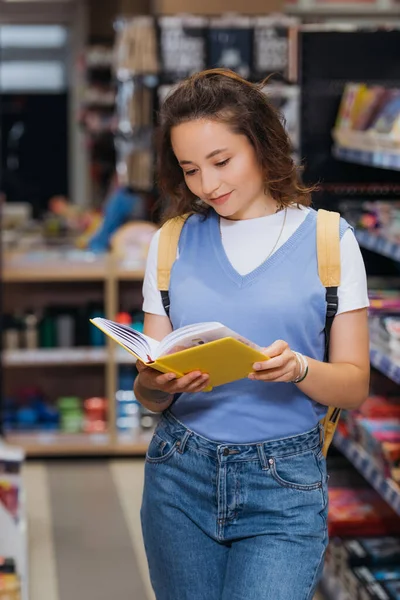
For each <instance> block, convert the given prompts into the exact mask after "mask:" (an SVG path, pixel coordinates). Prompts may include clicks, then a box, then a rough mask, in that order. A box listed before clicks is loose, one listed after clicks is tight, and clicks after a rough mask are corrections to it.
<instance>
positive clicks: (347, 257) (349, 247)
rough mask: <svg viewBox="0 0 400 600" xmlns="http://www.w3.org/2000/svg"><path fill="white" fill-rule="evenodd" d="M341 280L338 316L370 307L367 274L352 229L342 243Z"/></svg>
mask: <svg viewBox="0 0 400 600" xmlns="http://www.w3.org/2000/svg"><path fill="white" fill-rule="evenodd" d="M340 256H341V260H340V263H341V279H340V286H339V289H338V297H339V306H338V311H337V314H340V313H344V312H349V311H351V310H357V309H360V308H366V307H368V306H369V299H368V285H367V274H366V272H365V265H364V260H363V257H362V254H361V250H360V247H359V245H358V242H357V240H356V237H355V235H354V233H353V231H352V229H347V230H346V231H345V233H344V234H343V237H342V239H341V241H340Z"/></svg>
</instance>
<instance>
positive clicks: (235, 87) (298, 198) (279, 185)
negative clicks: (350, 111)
mask: <svg viewBox="0 0 400 600" xmlns="http://www.w3.org/2000/svg"><path fill="white" fill-rule="evenodd" d="M264 85H265V82H262V83H261V84H254V83H250V82H249V81H247V80H246V79H243V78H242V77H240V76H239V75H237V74H236V73H234V72H233V71H230V70H228V69H210V70H207V71H201V72H199V73H196V74H195V75H192V76H191V77H189V78H187V79H185V80H184V81H182V82H181V83H180V84H178V86H177V87H176V88H175V89H174V90H173V91H172V92H171V93H170V94H169V96H167V98H166V100H165V101H164V104H163V105H162V107H161V111H160V115H159V128H158V136H157V149H158V156H157V171H158V186H159V189H160V192H161V198H163V199H164V200H163V205H164V206H165V199H166V200H167V207H166V208H164V210H163V219H162V220H163V221H165V220H167V219H169V218H171V217H176V216H180V215H183V214H185V213H187V212H196V213H203V214H205V213H207V212H208V210H209V207H208V206H207V205H205V204H204V203H202V202H199V199H198V198H197V197H196V196H195V195H194V194H192V192H191V191H190V190H189V188H188V187H187V185H186V182H185V179H184V176H183V172H182V169H181V167H180V166H179V164H178V161H177V159H176V157H175V154H174V151H173V149H172V145H171V129H172V128H173V127H175V126H177V125H180V124H181V123H185V122H187V121H193V120H197V119H210V120H214V121H218V122H221V123H225V124H227V125H228V126H229V127H230V128H231V130H232V131H233V132H235V133H238V134H242V135H246V136H247V138H248V139H249V140H250V142H251V144H252V145H253V146H254V148H255V151H256V155H257V156H258V160H259V163H260V166H261V168H262V170H263V173H264V177H265V189H266V190H268V192H269V193H270V194H271V196H272V197H273V198H274V200H276V202H277V203H278V206H279V207H280V208H284V207H285V206H288V205H289V204H291V203H293V202H295V203H297V204H302V205H304V206H309V205H310V204H311V192H312V191H314V189H315V188H310V187H306V186H304V185H302V184H301V182H300V177H299V167H297V166H296V165H295V164H294V162H293V159H292V156H291V151H292V149H291V144H290V140H289V137H288V134H287V132H286V130H285V127H284V121H283V118H282V116H281V115H280V113H279V112H278V111H277V110H276V109H275V108H274V107H273V106H272V104H271V103H270V102H269V100H268V98H267V96H266V94H265V93H264V92H263V91H262V88H263V86H264Z"/></svg>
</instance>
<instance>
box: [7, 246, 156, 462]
mask: <svg viewBox="0 0 400 600" xmlns="http://www.w3.org/2000/svg"><path fill="white" fill-rule="evenodd" d="M60 256H62V255H60V253H55V252H48V253H47V255H46V253H45V254H44V256H43V255H42V256H41V260H40V261H39V260H35V256H34V255H31V257H30V258H29V257H27V256H25V255H10V256H8V257H5V260H4V268H3V280H4V282H5V283H6V284H7V285H6V289H7V293H12V289H13V287H15V286H18V285H22V289H23V291H24V294H25V295H26V294H29V293H30V290H34V289H39V290H41V292H40V293H41V294H44V295H45V296H46V294H47V295H49V297H52V298H54V296H57V294H58V295H59V294H60V293H61V294H62V290H63V289H65V285H66V284H67V286H68V285H69V284H71V285H73V284H78V286H86V287H89V288H91V289H94V290H96V289H97V290H98V286H99V285H100V286H101V287H102V288H103V292H102V293H103V294H104V299H105V315H106V317H108V318H114V317H115V315H116V314H117V312H118V310H119V306H120V292H121V290H120V286H121V283H123V282H128V283H133V284H134V283H135V282H136V283H140V282H142V281H143V276H144V271H143V269H138V268H134V269H129V267H128V266H127V265H124V264H123V263H122V262H121V261H120V260H119V259H117V258H116V257H115V256H113V255H112V254H104V255H97V256H96V255H95V256H94V255H92V254H91V253H87V254H86V255H85V260H82V255H80V256H81V260H79V259H78V258H77V257H76V258H75V257H74V255H72V258H71V257H70V258H69V259H66V258H64V259H63V258H62V257H60ZM77 256H78V254H77ZM43 284H45V285H43ZM60 286H61V287H60ZM63 286H64V287H63ZM93 286H94V287H93ZM16 289H17V290H18V287H17V288H16ZM97 293H101V292H100V291H99V290H98V292H97ZM24 294H20V295H18V298H20V297H21V300H20V302H22V303H23V302H24V301H25V302H26V300H25V299H23V297H24ZM123 364H125V365H132V366H133V365H134V361H133V360H132V358H131V357H130V355H129V354H128V353H127V352H124V351H123V350H122V349H120V348H117V347H116V345H115V344H114V343H113V342H112V340H110V339H109V338H107V339H106V345H105V346H103V347H93V348H91V347H73V348H43V349H42V348H38V349H34V350H25V349H17V350H5V351H4V352H3V366H4V372H5V379H6V380H7V377H9V376H10V374H12V372H15V373H16V372H17V371H18V372H19V371H21V376H22V377H23V373H24V372H25V369H29V372H30V373H32V372H33V370H34V369H35V368H40V369H42V368H44V369H46V368H52V367H54V368H57V369H63V370H64V369H68V368H71V367H73V368H74V369H75V368H76V369H78V371H77V373H79V374H82V375H80V377H81V376H83V374H84V373H85V369H89V368H91V367H94V368H96V369H97V368H103V369H104V381H105V390H104V397H105V398H107V399H108V431H107V432H106V433H93V434H89V433H76V434H72V433H64V432H59V431H54V432H53V431H49V432H46V431H24V432H22V431H21V432H18V431H9V432H6V433H5V439H6V441H7V442H8V443H10V444H12V445H16V446H19V447H21V448H23V449H24V451H25V453H26V455H27V456H58V455H60V456H61V455H71V456H72V455H98V454H102V455H118V454H123V455H144V453H145V452H146V449H147V446H148V443H149V441H150V438H151V433H152V432H151V431H146V430H142V429H141V428H139V427H138V428H137V430H132V431H130V432H129V433H127V432H124V433H120V432H118V431H117V427H116V401H115V394H116V391H117V370H118V368H119V366H120V365H123ZM58 372H61V371H58Z"/></svg>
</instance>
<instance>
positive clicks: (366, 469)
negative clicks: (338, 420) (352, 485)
mask: <svg viewBox="0 0 400 600" xmlns="http://www.w3.org/2000/svg"><path fill="white" fill-rule="evenodd" d="M333 443H334V445H335V446H336V448H338V450H340V451H341V452H342V453H343V454H344V455H345V456H346V458H347V459H348V460H349V461H350V462H351V463H352V465H353V466H354V467H355V468H356V469H357V470H358V471H359V472H360V473H361V475H362V476H363V477H364V478H365V479H366V480H367V481H368V482H369V483H370V484H371V485H372V487H373V488H375V490H376V491H377V492H378V493H379V494H380V495H381V496H382V498H384V499H385V501H386V502H387V503H388V504H389V505H390V506H391V507H392V508H393V510H394V511H395V512H396V513H397V514H398V515H400V488H399V487H398V486H397V485H396V484H395V483H394V482H393V481H392V480H391V479H386V478H385V477H383V476H382V473H381V471H380V469H379V468H378V466H377V465H376V464H375V462H374V460H373V459H372V458H371V457H370V456H369V454H368V453H367V452H366V451H365V450H364V449H363V448H361V446H359V445H358V444H356V443H354V442H353V441H352V440H350V439H349V438H346V437H344V436H343V435H342V434H341V433H340V432H339V431H337V432H336V434H335V437H334V441H333Z"/></svg>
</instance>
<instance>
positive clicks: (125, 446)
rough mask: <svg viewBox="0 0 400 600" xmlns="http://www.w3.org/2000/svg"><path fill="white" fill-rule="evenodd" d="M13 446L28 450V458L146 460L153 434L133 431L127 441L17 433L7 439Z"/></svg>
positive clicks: (104, 435) (108, 437)
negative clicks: (121, 456) (98, 457)
mask: <svg viewBox="0 0 400 600" xmlns="http://www.w3.org/2000/svg"><path fill="white" fill-rule="evenodd" d="M6 439H7V442H8V443H9V444H12V445H15V446H20V447H23V448H24V451H25V452H26V455H27V456H30V457H44V456H62V455H68V456H92V455H105V456H106V455H120V454H125V455H131V456H143V455H144V454H145V452H146V450H147V446H148V445H149V442H150V439H151V433H149V432H142V431H139V430H138V431H133V432H130V433H129V436H128V435H127V436H126V437H125V438H124V437H123V436H120V435H118V434H117V435H116V436H115V440H114V441H112V440H111V435H110V434H107V433H101V434H99V433H96V434H91V433H76V434H71V433H62V432H46V431H42V432H37V433H36V432H31V433H18V432H13V433H9V434H8V435H7V438H6Z"/></svg>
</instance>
